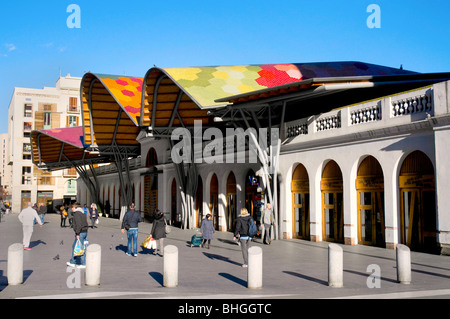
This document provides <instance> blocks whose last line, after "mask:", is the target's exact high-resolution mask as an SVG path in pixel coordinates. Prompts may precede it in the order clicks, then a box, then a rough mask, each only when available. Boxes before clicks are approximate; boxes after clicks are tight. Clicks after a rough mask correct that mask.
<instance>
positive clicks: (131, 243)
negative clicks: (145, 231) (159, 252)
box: [121, 203, 142, 257]
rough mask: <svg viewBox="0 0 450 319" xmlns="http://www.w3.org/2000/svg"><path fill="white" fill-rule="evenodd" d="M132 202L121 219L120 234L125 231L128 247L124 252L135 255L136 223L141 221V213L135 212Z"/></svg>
mask: <svg viewBox="0 0 450 319" xmlns="http://www.w3.org/2000/svg"><path fill="white" fill-rule="evenodd" d="M135 209H136V207H135V205H134V203H132V204H131V205H130V209H129V210H128V211H127V212H126V213H125V216H124V217H123V220H122V229H121V230H122V234H123V233H125V230H126V231H127V238H128V247H127V252H126V254H127V255H128V256H133V257H137V240H138V230H139V229H138V224H139V223H140V222H142V218H141V214H140V213H139V212H137V211H136V210H135Z"/></svg>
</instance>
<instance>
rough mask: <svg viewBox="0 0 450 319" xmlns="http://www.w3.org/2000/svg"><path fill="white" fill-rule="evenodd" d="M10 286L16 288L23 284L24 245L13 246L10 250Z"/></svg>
mask: <svg viewBox="0 0 450 319" xmlns="http://www.w3.org/2000/svg"><path fill="white" fill-rule="evenodd" d="M7 274H8V275H7V276H8V285H10V286H16V285H20V284H22V283H23V245H22V244H12V245H11V246H9V248H8V268H7Z"/></svg>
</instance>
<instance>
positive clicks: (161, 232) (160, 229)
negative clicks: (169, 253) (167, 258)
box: [152, 209, 166, 257]
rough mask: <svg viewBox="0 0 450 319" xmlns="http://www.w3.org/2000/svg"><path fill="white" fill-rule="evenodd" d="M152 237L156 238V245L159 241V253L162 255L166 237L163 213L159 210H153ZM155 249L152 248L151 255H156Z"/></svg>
mask: <svg viewBox="0 0 450 319" xmlns="http://www.w3.org/2000/svg"><path fill="white" fill-rule="evenodd" d="M152 237H153V238H154V239H155V240H156V245H157V246H158V242H159V255H160V256H161V257H162V256H164V238H166V223H165V221H164V214H163V213H162V212H161V211H160V210H159V209H157V210H155V213H154V220H153V227H152ZM156 250H157V249H154V250H153V255H156Z"/></svg>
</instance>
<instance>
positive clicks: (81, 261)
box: [70, 233, 87, 266]
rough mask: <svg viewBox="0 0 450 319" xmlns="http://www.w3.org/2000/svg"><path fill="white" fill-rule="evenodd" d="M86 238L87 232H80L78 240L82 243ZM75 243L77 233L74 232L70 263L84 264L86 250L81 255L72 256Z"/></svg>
mask: <svg viewBox="0 0 450 319" xmlns="http://www.w3.org/2000/svg"><path fill="white" fill-rule="evenodd" d="M86 238H87V233H80V242H81V244H82V245H84V241H85V240H86ZM76 244H77V235H76V234H75V240H74V241H73V245H72V258H71V259H70V263H71V264H74V265H83V266H86V252H85V253H84V254H83V255H82V256H74V255H73V250H74V249H75V245H76Z"/></svg>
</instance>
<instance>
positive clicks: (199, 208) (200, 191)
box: [195, 176, 203, 227]
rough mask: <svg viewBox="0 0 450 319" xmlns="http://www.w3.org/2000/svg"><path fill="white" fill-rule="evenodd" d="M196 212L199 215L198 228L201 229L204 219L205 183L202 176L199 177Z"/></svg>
mask: <svg viewBox="0 0 450 319" xmlns="http://www.w3.org/2000/svg"><path fill="white" fill-rule="evenodd" d="M195 211H196V213H197V227H200V225H201V224H202V219H203V182H202V178H201V177H200V176H199V177H198V183H197V194H195Z"/></svg>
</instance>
